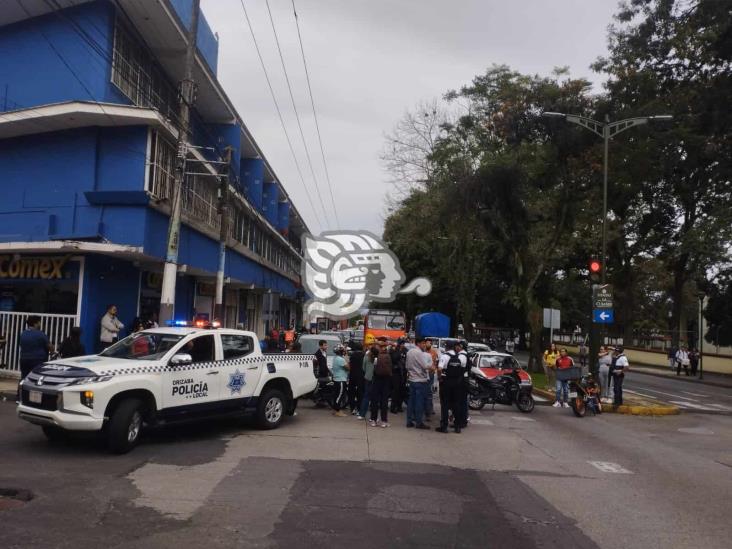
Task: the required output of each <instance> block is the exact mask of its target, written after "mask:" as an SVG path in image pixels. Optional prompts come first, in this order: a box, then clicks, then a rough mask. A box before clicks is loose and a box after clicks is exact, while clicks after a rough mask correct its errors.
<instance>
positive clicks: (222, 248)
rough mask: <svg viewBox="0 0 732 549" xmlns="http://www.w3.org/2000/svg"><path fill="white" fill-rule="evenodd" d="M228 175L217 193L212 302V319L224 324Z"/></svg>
mask: <svg viewBox="0 0 732 549" xmlns="http://www.w3.org/2000/svg"><path fill="white" fill-rule="evenodd" d="M226 161H227V163H228V165H229V166H230V165H231V147H226ZM228 176H229V174H228V168H227V174H226V177H223V178H222V180H221V186H220V187H219V189H220V190H219V192H220V193H221V195H220V197H219V216H220V220H221V227H220V232H219V268H218V270H217V271H216V298H215V301H214V319H216V320H218V321H219V322H221V323H222V326H223V322H224V268H225V267H226V241H227V239H228V238H229V177H228Z"/></svg>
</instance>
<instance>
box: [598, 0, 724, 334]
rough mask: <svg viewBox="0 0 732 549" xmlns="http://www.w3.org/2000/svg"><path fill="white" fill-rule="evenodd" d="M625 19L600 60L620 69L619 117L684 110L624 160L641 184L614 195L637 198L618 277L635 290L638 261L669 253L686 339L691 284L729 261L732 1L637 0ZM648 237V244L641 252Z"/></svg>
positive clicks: (614, 85)
mask: <svg viewBox="0 0 732 549" xmlns="http://www.w3.org/2000/svg"><path fill="white" fill-rule="evenodd" d="M616 20H617V23H616V25H615V26H614V27H613V28H611V31H610V37H609V50H610V54H609V56H608V57H607V58H606V59H600V60H599V61H598V62H597V63H596V65H595V68H596V69H597V70H600V71H603V72H605V73H607V74H608V75H609V76H611V79H610V80H609V82H608V85H607V90H608V95H609V102H610V107H609V108H610V109H611V110H612V112H613V114H616V115H618V116H632V115H649V114H657V113H662V112H663V113H666V112H668V113H671V114H673V115H674V117H675V119H674V124H673V127H672V128H671V129H670V130H668V131H666V132H663V133H661V134H657V135H655V136H654V137H653V139H652V140H647V139H646V140H645V141H644V140H643V139H642V137H643V136H641V139H640V140H638V141H637V142H636V143H635V145H636V146H637V147H636V149H635V151H636V154H635V156H634V155H632V154H628V156H627V158H628V161H627V162H626V163H625V165H624V166H620V167H619V171H620V172H621V173H623V172H624V173H625V175H626V176H627V180H630V179H631V178H632V179H634V181H635V184H633V185H630V186H629V188H628V189H627V190H628V191H630V196H627V193H626V195H625V196H624V195H623V189H622V188H621V189H620V195H618V196H616V197H615V200H613V208H614V210H617V212H619V213H621V214H622V212H621V206H622V204H623V200H625V203H627V204H629V205H630V208H629V211H628V213H629V214H630V216H628V217H625V218H624V217H623V216H622V215H620V219H619V226H620V231H619V232H620V233H621V234H620V235H619V240H618V242H616V243H615V250H616V251H617V252H619V253H621V254H622V253H623V252H626V253H625V256H626V258H628V261H627V262H626V265H625V266H623V264H622V259H621V260H620V261H619V262H618V263H619V269H618V275H619V277H618V279H619V280H623V281H629V282H630V283H631V287H632V285H633V278H632V277H633V273H636V272H638V270H637V269H636V268H635V266H634V263H633V262H634V258H637V257H639V256H640V257H644V256H646V255H657V256H659V257H660V258H662V260H663V262H664V265H665V269H666V271H667V272H668V273H669V274H670V281H669V285H668V288H667V290H668V292H669V294H670V296H671V299H672V309H671V312H672V314H671V325H672V328H673V330H674V331H675V337H676V339H678V334H679V333H680V332H683V331H684V330H685V328H686V322H685V318H684V317H685V315H684V310H685V308H686V307H685V295H687V293H688V291H689V284H690V282H691V281H693V280H695V279H697V278H700V277H704V276H705V274H706V272H707V271H708V270H709V269H710V268H711V267H713V266H714V265H715V263H718V262H720V261H724V260H725V256H726V254H727V253H728V251H727V243H728V242H729V240H730V237H731V236H732V233H731V232H730V231H731V227H732V211H731V210H730V208H729V203H730V200H731V199H732V188H731V187H730V185H729V180H730V167H731V165H732V164H731V162H730V160H732V147H730V144H731V141H732V140H731V134H730V127H731V122H732V115H731V114H730V110H729V108H728V106H727V103H728V99H725V98H728V97H729V95H730V92H731V91H732V71H730V68H731V67H730V51H731V49H730V36H731V28H732V27H731V21H732V20H731V18H730V16H729V5H728V4H727V3H725V2H717V1H714V0H696V1H687V0H684V1H681V0H632V1H630V2H626V3H624V4H621V8H620V11H619V13H618V14H617V16H616ZM639 144H640V146H638V145H639ZM638 153H642V154H640V155H639V154H638ZM647 168H651V169H647ZM612 173H618V172H617V171H613V172H612ZM620 179H621V180H622V175H621V176H620ZM627 180H626V181H627ZM615 181H617V180H614V182H615ZM639 185H640V188H639ZM639 215H640V216H641V218H640V219H638V216H639ZM643 217H645V218H646V220H645V221H644V220H643V219H642V218H643ZM634 219H635V222H634ZM636 227H637V228H642V227H646V228H647V231H648V234H650V238H637V236H638V235H637V234H634V233H635V232H636V231H635V229H636ZM648 234H647V235H646V236H648ZM640 236H641V237H643V236H644V235H640ZM659 237H660V239H661V241H660V243H659ZM646 241H647V242H646ZM640 242H643V244H642V246H640V247H641V248H642V249H639V250H633V249H632V248H633V247H634V246H636V245H637V244H639V243H640ZM638 252H640V254H639V253H638ZM616 259H619V258H616ZM624 267H625V268H624ZM633 295H635V294H634V293H633V292H630V293H629V294H628V302H627V303H626V306H627V307H628V310H633V309H634V307H633V303H632V300H631V296H633Z"/></svg>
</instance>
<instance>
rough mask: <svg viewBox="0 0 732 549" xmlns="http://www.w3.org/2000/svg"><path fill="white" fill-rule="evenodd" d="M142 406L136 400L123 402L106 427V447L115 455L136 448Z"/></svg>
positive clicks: (140, 428) (130, 399)
mask: <svg viewBox="0 0 732 549" xmlns="http://www.w3.org/2000/svg"><path fill="white" fill-rule="evenodd" d="M142 421H143V406H142V402H140V400H139V399H136V398H129V399H127V400H123V401H122V402H120V403H119V405H118V406H117V407H116V408H115V410H114V412H113V413H112V417H111V418H110V419H109V425H108V426H107V446H108V447H109V450H110V451H111V452H114V453H115V454H126V453H127V452H129V451H130V450H132V449H133V448H134V447H135V446H137V442H138V441H139V440H140V432H141V431H142Z"/></svg>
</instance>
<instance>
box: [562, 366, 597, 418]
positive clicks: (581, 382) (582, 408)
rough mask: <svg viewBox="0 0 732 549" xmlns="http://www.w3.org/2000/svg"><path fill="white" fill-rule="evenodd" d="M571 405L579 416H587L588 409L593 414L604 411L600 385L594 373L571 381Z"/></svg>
mask: <svg viewBox="0 0 732 549" xmlns="http://www.w3.org/2000/svg"><path fill="white" fill-rule="evenodd" d="M569 405H570V406H571V407H572V411H573V412H574V415H576V416H577V417H585V415H586V414H587V410H590V411H591V412H592V413H593V415H596V414H601V413H602V402H600V387H599V385H598V384H597V382H596V381H595V378H594V377H593V376H592V374H586V375H584V376H582V377H581V378H580V379H572V380H570V381H569Z"/></svg>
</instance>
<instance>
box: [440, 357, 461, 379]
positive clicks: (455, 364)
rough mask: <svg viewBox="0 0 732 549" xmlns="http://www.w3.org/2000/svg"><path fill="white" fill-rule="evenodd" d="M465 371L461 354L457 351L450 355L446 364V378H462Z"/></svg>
mask: <svg viewBox="0 0 732 549" xmlns="http://www.w3.org/2000/svg"><path fill="white" fill-rule="evenodd" d="M464 373H465V366H463V363H462V361H461V360H460V355H459V354H457V353H455V354H452V355H450V359H449V360H448V361H447V365H446V366H445V378H446V379H447V380H457V379H462V377H463V374H464Z"/></svg>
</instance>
